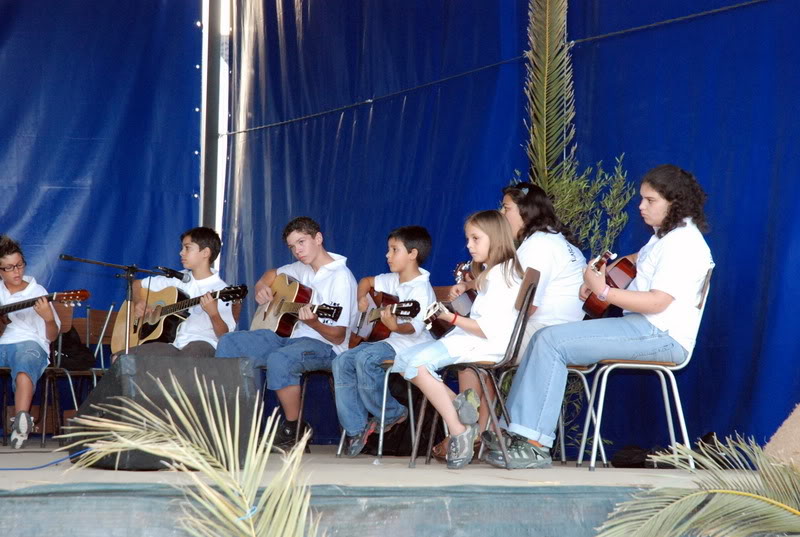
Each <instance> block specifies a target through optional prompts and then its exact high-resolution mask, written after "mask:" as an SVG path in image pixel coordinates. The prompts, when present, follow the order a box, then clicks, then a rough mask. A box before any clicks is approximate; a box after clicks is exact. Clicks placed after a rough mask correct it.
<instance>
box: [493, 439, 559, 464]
mask: <svg viewBox="0 0 800 537" xmlns="http://www.w3.org/2000/svg"><path fill="white" fill-rule="evenodd" d="M510 436H511V444H510V445H509V446H508V450H507V451H508V459H509V460H508V464H506V461H505V460H504V458H503V452H502V451H501V450H499V449H498V450H494V451H489V452H487V453H486V455H485V456H484V457H483V460H484V461H486V462H488V463H489V464H491V465H492V466H497V467H498V468H511V469H512V470H516V469H520V468H547V467H549V466H550V465H552V464H553V459H552V457H550V450H549V449H547V448H544V447H541V448H540V447H537V446H534V445H533V444H531V443H530V442H528V439H527V438H525V437H522V436H518V435H516V434H511V435H510ZM498 447H499V446H498Z"/></svg>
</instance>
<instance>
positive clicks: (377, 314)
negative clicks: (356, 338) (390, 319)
mask: <svg viewBox="0 0 800 537" xmlns="http://www.w3.org/2000/svg"><path fill="white" fill-rule="evenodd" d="M393 305H394V304H391V305H389V306H382V307H380V308H375V309H373V310H372V311H370V312H369V314H367V322H368V323H371V322H373V321H377V320H378V319H380V318H381V312H382V311H383V310H391V309H392V306H393Z"/></svg>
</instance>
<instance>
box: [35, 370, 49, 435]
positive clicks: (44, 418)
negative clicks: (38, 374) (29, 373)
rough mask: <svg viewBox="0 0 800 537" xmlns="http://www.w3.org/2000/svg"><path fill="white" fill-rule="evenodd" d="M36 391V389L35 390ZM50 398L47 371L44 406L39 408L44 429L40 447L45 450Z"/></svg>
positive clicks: (40, 420) (40, 421)
mask: <svg viewBox="0 0 800 537" xmlns="http://www.w3.org/2000/svg"><path fill="white" fill-rule="evenodd" d="M34 390H35V388H34ZM49 396H50V375H48V374H47V372H46V371H45V373H44V404H43V405H41V406H40V407H39V423H40V424H41V427H42V440H41V442H40V443H39V445H40V446H41V447H42V448H44V446H45V438H44V435H45V432H46V431H47V407H48V406H49V404H48V403H49V401H48V399H49Z"/></svg>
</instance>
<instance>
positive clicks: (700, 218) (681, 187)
mask: <svg viewBox="0 0 800 537" xmlns="http://www.w3.org/2000/svg"><path fill="white" fill-rule="evenodd" d="M642 183H647V184H648V185H650V186H651V187H652V188H653V190H655V191H656V192H658V193H659V194H661V196H662V197H663V198H664V199H665V200H667V201H668V202H669V203H670V206H669V210H668V211H667V216H666V217H664V222H662V224H661V227H660V228H659V229H658V232H657V235H658V237H663V236H664V235H666V234H667V233H669V232H670V231H672V230H673V229H675V228H678V227H681V226H683V225H684V223H683V219H684V218H686V217H687V216H689V217H691V218H692V222H693V223H694V225H696V226H697V229H699V230H700V231H701V232H703V233H706V232H707V231H708V221H707V220H706V213H705V212H704V211H703V205H704V204H705V202H706V198H707V197H708V196H707V195H706V193H705V192H704V191H703V187H701V186H700V183H698V182H697V178H695V176H694V175H692V174H691V173H690V172H687V171H686V170H684V169H682V168H679V167H678V166H675V165H674V164H662V165H661V166H656V167H655V168H653V169H652V170H650V171H649V172H647V173H646V174H644V177H643V178H642Z"/></svg>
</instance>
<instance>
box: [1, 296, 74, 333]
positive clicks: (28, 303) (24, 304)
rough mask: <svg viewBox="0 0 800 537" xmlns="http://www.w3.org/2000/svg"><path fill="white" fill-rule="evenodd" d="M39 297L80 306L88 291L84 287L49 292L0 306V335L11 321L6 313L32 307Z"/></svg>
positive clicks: (71, 305) (67, 304)
mask: <svg viewBox="0 0 800 537" xmlns="http://www.w3.org/2000/svg"><path fill="white" fill-rule="evenodd" d="M40 298H46V299H47V301H48V302H59V303H61V304H64V305H66V306H70V307H75V306H80V305H81V302H84V301H85V300H87V299H88V298H89V291H87V290H86V289H74V290H72V291H63V292H60V293H50V294H49V295H42V296H37V297H36V298H27V299H25V300H20V301H19V302H14V303H12V304H7V305H5V306H0V335H2V334H3V332H5V330H6V326H7V325H8V324H9V323H10V322H11V321H9V320H8V318H7V317H6V315H8V314H9V313H14V312H15V311H20V310H24V309H28V308H32V307H33V306H34V304H36V302H38V301H39V299H40Z"/></svg>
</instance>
